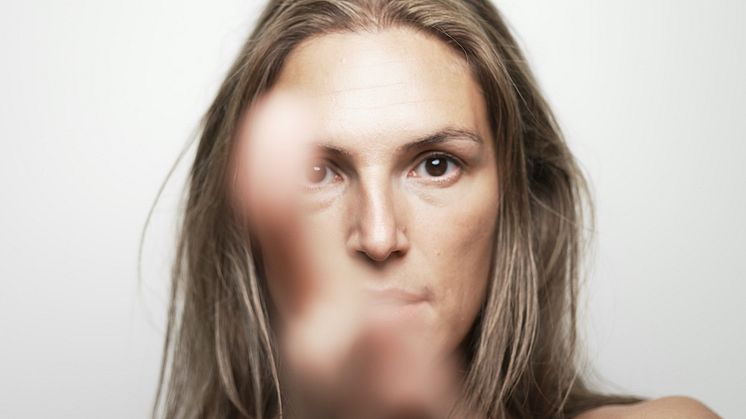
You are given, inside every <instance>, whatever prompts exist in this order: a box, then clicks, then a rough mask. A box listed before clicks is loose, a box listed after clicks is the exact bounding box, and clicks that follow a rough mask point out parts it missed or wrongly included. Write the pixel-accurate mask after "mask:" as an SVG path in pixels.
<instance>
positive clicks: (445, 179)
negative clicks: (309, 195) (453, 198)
mask: <svg viewBox="0 0 746 419" xmlns="http://www.w3.org/2000/svg"><path fill="white" fill-rule="evenodd" d="M436 158H442V159H444V160H446V164H448V163H451V164H453V165H454V166H455V169H452V171H453V170H457V171H459V172H461V171H462V170H463V169H464V167H466V165H465V164H464V162H463V161H461V159H459V158H458V157H456V156H453V155H451V154H448V153H444V152H434V153H430V154H427V155H424V156H422V157H421V158H420V159H419V160H418V163H417V165H415V166H414V168H413V169H411V170H409V171H408V172H407V176H410V174H412V173H415V172H416V171H417V168H419V167H420V166H421V165H423V164H424V163H425V162H427V161H428V160H430V159H436ZM321 165H323V167H324V170H326V171H327V172H331V173H332V176H333V177H334V180H333V181H332V182H334V181H336V180H337V179H340V178H342V176H341V175H340V174H339V173H338V169H335V165H334V164H333V163H331V162H329V161H322V162H320V163H318V164H316V166H321ZM446 170H448V169H447V168H446ZM327 172H325V174H324V179H326V178H327V176H328V175H327V174H326V173H327ZM454 176H456V177H458V176H460V173H457V174H456V175H454V174H451V175H448V174H444V175H443V176H427V177H423V176H418V175H415V176H414V177H419V178H421V179H423V178H424V179H429V180H428V182H433V183H439V184H443V183H449V182H451V181H453V179H452V178H453V177H454ZM327 184H328V183H324V184H319V185H314V184H306V185H305V188H306V189H307V190H310V191H316V190H319V189H323V188H324V187H326V186H327Z"/></svg>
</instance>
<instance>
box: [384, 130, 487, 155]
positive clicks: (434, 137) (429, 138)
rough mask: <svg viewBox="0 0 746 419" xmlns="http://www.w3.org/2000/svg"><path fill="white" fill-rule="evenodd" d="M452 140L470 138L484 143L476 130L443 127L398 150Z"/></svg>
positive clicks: (478, 142) (407, 149)
mask: <svg viewBox="0 0 746 419" xmlns="http://www.w3.org/2000/svg"><path fill="white" fill-rule="evenodd" d="M450 140H469V141H472V142H475V143H477V144H484V140H483V139H482V137H481V136H480V135H479V134H477V133H476V132H474V131H471V130H468V129H461V128H443V129H441V130H438V131H436V132H433V133H431V134H428V135H426V136H424V137H420V138H419V139H416V140H414V141H412V142H410V143H407V144H404V145H402V146H400V147H398V149H397V150H398V151H409V150H412V149H416V148H421V147H426V146H430V145H434V144H440V143H444V142H446V141H450Z"/></svg>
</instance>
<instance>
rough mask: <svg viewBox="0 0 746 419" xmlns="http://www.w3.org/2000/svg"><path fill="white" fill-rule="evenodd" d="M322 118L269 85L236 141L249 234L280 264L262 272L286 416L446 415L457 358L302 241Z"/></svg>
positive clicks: (239, 187)
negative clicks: (279, 308) (275, 295)
mask: <svg viewBox="0 0 746 419" xmlns="http://www.w3.org/2000/svg"><path fill="white" fill-rule="evenodd" d="M319 122H320V120H319V119H318V118H317V117H315V115H314V113H313V106H312V102H311V101H310V100H309V98H306V97H303V96H301V95H298V94H294V93H290V92H286V91H278V90H276V89H275V90H271V91H270V92H269V93H268V94H267V95H265V96H264V97H262V98H261V99H260V100H259V101H257V103H256V104H255V105H254V106H252V108H251V109H249V111H248V112H247V113H246V115H245V116H244V118H243V119H242V120H241V121H240V127H239V131H238V139H237V140H238V141H239V147H238V148H237V150H238V154H237V156H236V157H237V160H236V163H237V165H236V167H235V168H236V174H237V177H236V182H235V187H236V188H237V190H236V192H237V193H236V196H237V197H239V205H240V208H241V209H242V210H243V211H245V214H246V215H247V217H248V220H249V223H250V226H251V228H252V230H253V231H255V232H257V233H261V234H262V236H263V237H270V238H272V239H271V240H270V241H269V242H266V241H265V242H263V243H262V246H263V252H264V253H266V252H265V251H264V249H265V248H271V251H272V252H273V254H275V255H281V258H282V261H283V263H281V264H280V266H279V267H278V268H277V269H276V270H275V271H273V272H272V273H271V275H269V273H268V276H271V280H272V281H273V285H275V286H277V289H278V290H280V291H281V292H280V294H282V295H283V296H286V299H285V300H283V301H281V303H282V304H283V306H285V307H286V308H288V310H287V311H286V313H287V315H286V316H284V317H286V318H282V319H281V320H282V325H280V328H279V329H278V330H279V331H280V333H279V346H280V352H281V355H282V359H283V363H284V368H283V369H284V370H285V372H286V373H287V377H286V378H287V380H289V382H287V383H284V385H286V386H287V387H288V388H289V389H290V392H291V399H292V400H293V401H294V405H295V406H296V408H297V410H298V411H296V410H295V409H294V410H293V413H292V415H293V417H295V416H299V417H302V418H333V417H345V418H346V417H355V418H405V417H406V418H436V417H445V413H446V412H447V409H448V408H449V407H450V403H451V402H452V401H453V397H454V396H455V394H456V392H455V391H454V389H455V388H456V385H457V384H456V383H457V364H456V362H455V360H452V359H444V357H443V356H441V355H439V354H436V353H434V350H433V348H435V347H437V345H433V344H432V343H431V342H427V341H426V339H425V338H424V337H423V334H422V333H421V329H419V328H418V324H416V323H415V322H414V321H408V320H407V319H402V318H396V319H395V320H392V318H391V317H390V316H387V315H386V314H387V310H388V309H390V307H387V305H386V304H381V302H380V301H372V300H371V299H370V298H369V297H368V296H367V294H366V293H364V292H362V291H361V289H360V288H359V285H361V284H359V282H361V281H356V278H355V277H354V274H353V273H352V272H345V271H343V270H342V268H337V269H336V270H335V271H334V272H322V270H321V266H329V264H322V263H319V262H320V261H321V260H323V258H324V257H325V254H324V253H323V250H318V249H323V248H324V246H323V245H320V244H319V243H309V242H308V226H307V225H305V223H304V210H303V202H302V194H301V193H300V189H299V185H300V184H301V183H300V182H302V180H303V176H304V175H305V173H306V169H305V168H307V167H309V165H310V157H311V155H312V154H311V153H312V151H313V146H314V142H315V141H316V140H317V139H318V134H319V132H320V128H319ZM268 250H269V249H268ZM277 326H278V325H275V327H277Z"/></svg>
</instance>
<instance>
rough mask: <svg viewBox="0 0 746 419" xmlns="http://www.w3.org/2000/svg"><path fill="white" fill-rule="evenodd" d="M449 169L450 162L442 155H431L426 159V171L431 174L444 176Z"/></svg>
mask: <svg viewBox="0 0 746 419" xmlns="http://www.w3.org/2000/svg"><path fill="white" fill-rule="evenodd" d="M447 169H448V162H447V161H446V160H445V159H443V158H441V157H431V158H428V159H426V160H425V171H426V172H427V174H428V175H430V176H433V177H440V176H443V175H444V174H445V173H446V170H447Z"/></svg>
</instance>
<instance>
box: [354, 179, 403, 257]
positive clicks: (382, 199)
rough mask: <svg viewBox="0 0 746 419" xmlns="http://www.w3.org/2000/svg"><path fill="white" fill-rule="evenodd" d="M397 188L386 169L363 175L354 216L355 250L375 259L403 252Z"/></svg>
mask: <svg viewBox="0 0 746 419" xmlns="http://www.w3.org/2000/svg"><path fill="white" fill-rule="evenodd" d="M366 175H367V176H366ZM396 193H397V189H396V188H395V187H394V185H393V184H392V182H391V179H390V177H389V176H387V175H386V173H385V172H383V171H377V172H376V171H375V170H371V171H370V172H369V173H366V174H361V176H360V184H359V196H357V197H355V198H354V199H356V200H357V202H358V204H357V205H356V207H357V214H356V217H355V219H356V220H357V222H356V228H355V232H354V234H355V235H356V240H355V243H356V244H355V246H356V250H357V251H359V252H363V253H365V254H366V255H368V257H370V258H371V259H373V260H376V261H382V260H385V259H386V258H388V257H389V256H390V255H391V254H392V253H393V252H397V251H401V250H402V248H401V245H402V239H401V237H400V235H401V234H402V231H401V229H402V227H403V226H402V224H401V221H402V220H401V219H400V217H399V216H398V214H397V202H398V199H397V197H396V196H395V195H396Z"/></svg>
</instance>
